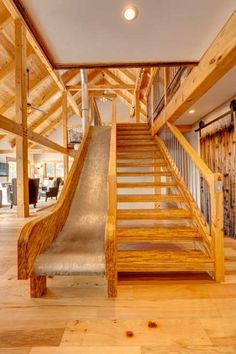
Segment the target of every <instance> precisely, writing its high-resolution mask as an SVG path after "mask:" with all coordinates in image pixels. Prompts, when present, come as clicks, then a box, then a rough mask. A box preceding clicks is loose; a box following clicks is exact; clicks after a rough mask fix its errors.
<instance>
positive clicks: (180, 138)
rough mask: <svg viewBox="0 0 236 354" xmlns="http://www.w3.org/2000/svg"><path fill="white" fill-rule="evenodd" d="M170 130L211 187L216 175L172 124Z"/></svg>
mask: <svg viewBox="0 0 236 354" xmlns="http://www.w3.org/2000/svg"><path fill="white" fill-rule="evenodd" d="M167 126H168V128H169V129H170V131H171V132H172V134H173V135H174V136H175V137H176V139H177V140H178V142H179V143H180V144H181V146H182V147H183V149H184V150H185V151H186V152H187V154H188V155H189V156H190V157H191V160H192V161H193V162H194V163H195V165H196V166H197V168H198V169H199V170H200V172H201V174H202V175H203V177H204V178H205V180H206V181H207V183H208V184H209V185H210V183H211V182H212V176H213V175H214V173H213V172H212V171H211V170H210V168H209V167H208V166H207V165H206V163H205V162H204V161H203V160H202V159H201V157H200V156H199V155H198V154H197V153H196V151H195V150H194V148H193V147H192V146H191V145H190V144H189V142H188V141H187V140H186V139H185V137H184V136H183V135H182V134H181V133H180V131H179V129H178V128H177V127H176V126H174V125H173V124H171V123H169V122H168V123H167Z"/></svg>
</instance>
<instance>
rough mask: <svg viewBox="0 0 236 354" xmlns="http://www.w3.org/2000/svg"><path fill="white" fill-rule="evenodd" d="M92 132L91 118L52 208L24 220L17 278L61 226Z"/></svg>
mask: <svg viewBox="0 0 236 354" xmlns="http://www.w3.org/2000/svg"><path fill="white" fill-rule="evenodd" d="M90 136H91V120H90V122H89V126H88V128H87V130H86V133H85V135H84V138H83V140H82V143H81V145H80V148H79V150H78V152H77V155H76V156H75V158H74V161H73V164H72V167H71V169H70V172H69V174H68V177H67V179H66V182H65V185H64V187H63V189H62V192H61V194H60V197H59V199H58V202H57V203H56V205H55V207H54V208H53V209H52V211H51V212H50V213H49V214H47V215H45V216H41V217H39V218H37V219H35V220H33V221H30V222H29V223H27V224H26V225H25V226H24V227H23V229H22V231H21V234H20V237H19V240H18V279H24V280H25V279H28V278H29V277H30V276H31V274H32V271H33V267H34V263H35V260H36V257H37V256H38V255H39V254H41V253H42V252H43V251H45V250H46V249H47V248H48V247H49V246H50V245H51V244H52V242H53V240H54V239H55V238H56V237H57V235H58V234H59V232H60V231H61V230H62V228H63V226H64V224H65V222H66V219H67V216H68V214H69V211H70V206H71V203H72V200H73V197H74V193H75V190H76V187H77V184H78V181H79V177H80V174H81V171H82V167H83V162H84V159H85V156H86V152H87V148H88V145H89V140H90Z"/></svg>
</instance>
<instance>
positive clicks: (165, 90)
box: [164, 66, 169, 106]
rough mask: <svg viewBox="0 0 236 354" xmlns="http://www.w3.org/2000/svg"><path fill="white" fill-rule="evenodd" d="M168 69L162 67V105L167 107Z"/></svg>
mask: <svg viewBox="0 0 236 354" xmlns="http://www.w3.org/2000/svg"><path fill="white" fill-rule="evenodd" d="M168 74H169V71H168V67H167V66H165V67H164V103H165V106H166V105H167V99H168Z"/></svg>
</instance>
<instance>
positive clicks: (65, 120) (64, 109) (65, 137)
mask: <svg viewBox="0 0 236 354" xmlns="http://www.w3.org/2000/svg"><path fill="white" fill-rule="evenodd" d="M67 125H68V116H67V92H66V91H63V93H62V126H63V145H64V147H65V149H66V150H67V148H68V130H67ZM63 160H64V181H65V180H66V178H67V175H68V170H69V156H68V155H67V154H65V155H64V156H63Z"/></svg>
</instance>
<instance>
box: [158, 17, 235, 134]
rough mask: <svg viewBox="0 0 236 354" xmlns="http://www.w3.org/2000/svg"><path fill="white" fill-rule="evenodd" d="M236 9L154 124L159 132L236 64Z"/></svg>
mask: <svg viewBox="0 0 236 354" xmlns="http://www.w3.org/2000/svg"><path fill="white" fill-rule="evenodd" d="M235 53H236V11H235V12H234V13H233V15H232V16H231V17H230V19H229V20H228V22H227V23H226V24H225V26H224V27H223V29H222V30H221V31H220V33H219V34H218V36H217V37H216V39H215V40H214V41H213V43H212V44H211V46H210V47H209V48H208V50H207V51H206V53H205V54H204V55H203V57H202V58H201V60H200V62H199V64H198V65H197V66H196V67H194V68H193V69H192V71H191V73H190V74H189V76H188V77H187V78H186V79H185V80H184V82H183V83H182V85H181V86H180V88H179V89H178V90H177V92H176V93H175V94H174V96H173V97H172V99H171V100H170V102H169V103H168V104H167V106H166V107H165V108H164V109H163V110H162V111H161V113H160V114H159V116H158V117H157V119H156V121H155V123H154V131H153V133H154V134H155V133H156V132H157V131H158V130H159V129H160V128H161V127H162V126H163V125H164V124H165V123H166V122H167V121H171V122H174V121H176V120H177V119H178V118H179V117H180V116H181V115H182V114H183V113H184V112H186V110H187V109H188V108H190V107H191V106H192V105H193V104H194V103H195V102H196V101H197V100H198V99H199V98H200V97H202V96H203V95H204V94H205V93H206V92H207V91H208V90H209V89H210V88H211V87H212V86H213V85H214V84H215V83H216V82H217V81H218V80H219V79H221V78H222V77H223V76H224V75H225V74H226V73H227V72H228V71H229V70H230V69H231V68H233V66H234V65H235V64H236V55H235Z"/></svg>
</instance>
